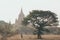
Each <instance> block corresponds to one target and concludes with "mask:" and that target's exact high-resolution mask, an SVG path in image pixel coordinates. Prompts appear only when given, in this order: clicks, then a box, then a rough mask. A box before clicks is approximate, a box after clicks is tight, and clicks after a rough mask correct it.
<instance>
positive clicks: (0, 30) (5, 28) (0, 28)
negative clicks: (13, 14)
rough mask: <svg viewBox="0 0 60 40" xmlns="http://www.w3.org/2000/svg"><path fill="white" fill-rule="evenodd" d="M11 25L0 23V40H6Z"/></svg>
mask: <svg viewBox="0 0 60 40" xmlns="http://www.w3.org/2000/svg"><path fill="white" fill-rule="evenodd" d="M11 28H12V25H11V24H10V23H6V22H4V21H0V34H1V35H2V39H1V40H7V39H6V38H7V36H8V35H9V34H10V33H11Z"/></svg>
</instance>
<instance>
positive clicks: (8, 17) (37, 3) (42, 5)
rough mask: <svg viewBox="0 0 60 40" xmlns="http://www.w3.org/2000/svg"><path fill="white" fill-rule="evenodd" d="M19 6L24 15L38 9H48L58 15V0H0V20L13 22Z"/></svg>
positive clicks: (59, 5) (59, 4)
mask: <svg viewBox="0 0 60 40" xmlns="http://www.w3.org/2000/svg"><path fill="white" fill-rule="evenodd" d="M21 8H22V9H23V12H24V14H25V15H27V14H29V11H31V10H33V9H38V10H50V11H52V12H54V13H56V14H57V15H58V17H60V14H59V13H60V0H0V20H4V21H6V22H9V21H11V22H12V23H14V22H15V19H16V18H17V17H18V15H19V13H20V10H21ZM59 19H60V18H59Z"/></svg>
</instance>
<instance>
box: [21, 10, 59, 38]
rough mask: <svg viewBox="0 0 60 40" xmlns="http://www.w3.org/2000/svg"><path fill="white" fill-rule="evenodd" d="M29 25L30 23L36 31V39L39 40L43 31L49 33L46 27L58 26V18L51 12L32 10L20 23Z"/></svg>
mask: <svg viewBox="0 0 60 40" xmlns="http://www.w3.org/2000/svg"><path fill="white" fill-rule="evenodd" d="M29 23H32V25H33V26H34V28H36V29H37V30H36V31H37V37H38V39H41V34H42V33H43V31H47V32H49V30H48V29H46V28H45V27H46V26H57V25H58V17H57V15H56V14H55V13H53V12H51V11H42V10H41V11H39V10H33V11H32V12H30V14H29V15H28V16H27V17H25V18H24V21H23V22H22V24H24V25H25V26H26V25H27V24H29Z"/></svg>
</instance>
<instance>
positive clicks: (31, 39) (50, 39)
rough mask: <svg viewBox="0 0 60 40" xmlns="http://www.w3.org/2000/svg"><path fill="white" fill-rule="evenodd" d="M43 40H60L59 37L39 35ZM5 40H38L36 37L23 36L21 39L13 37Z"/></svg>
mask: <svg viewBox="0 0 60 40" xmlns="http://www.w3.org/2000/svg"><path fill="white" fill-rule="evenodd" d="M41 36H42V38H43V40H60V35H41ZM7 40H38V39H37V36H36V35H23V38H21V35H20V34H18V35H14V36H11V37H8V38H7Z"/></svg>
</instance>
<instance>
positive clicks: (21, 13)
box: [17, 8, 25, 24]
mask: <svg viewBox="0 0 60 40" xmlns="http://www.w3.org/2000/svg"><path fill="white" fill-rule="evenodd" d="M24 17H25V16H24V13H23V10H22V8H21V10H20V13H19V16H18V19H17V23H18V24H21V22H22V21H23V19H24Z"/></svg>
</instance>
